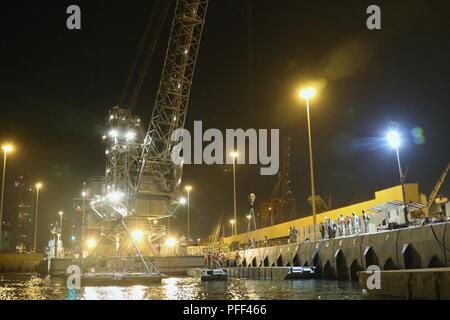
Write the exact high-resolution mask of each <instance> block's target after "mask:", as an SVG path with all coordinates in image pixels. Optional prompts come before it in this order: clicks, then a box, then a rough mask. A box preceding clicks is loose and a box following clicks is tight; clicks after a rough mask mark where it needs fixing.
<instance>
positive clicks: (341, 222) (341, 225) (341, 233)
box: [338, 214, 345, 237]
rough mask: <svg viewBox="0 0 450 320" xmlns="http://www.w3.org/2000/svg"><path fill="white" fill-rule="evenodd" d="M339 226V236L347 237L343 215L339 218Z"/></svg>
mask: <svg viewBox="0 0 450 320" xmlns="http://www.w3.org/2000/svg"><path fill="white" fill-rule="evenodd" d="M338 226H339V236H340V237H343V236H345V233H344V230H345V219H344V216H343V215H342V214H341V215H339V218H338Z"/></svg>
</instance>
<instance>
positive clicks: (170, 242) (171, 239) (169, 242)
mask: <svg viewBox="0 0 450 320" xmlns="http://www.w3.org/2000/svg"><path fill="white" fill-rule="evenodd" d="M176 245H177V239H175V238H174V237H169V238H167V240H166V246H168V247H169V248H173V247H175V246H176Z"/></svg>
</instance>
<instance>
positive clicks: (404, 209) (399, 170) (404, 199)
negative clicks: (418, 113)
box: [395, 146, 409, 224]
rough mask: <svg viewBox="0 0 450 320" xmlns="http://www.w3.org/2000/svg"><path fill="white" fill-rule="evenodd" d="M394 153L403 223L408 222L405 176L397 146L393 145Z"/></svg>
mask: <svg viewBox="0 0 450 320" xmlns="http://www.w3.org/2000/svg"><path fill="white" fill-rule="evenodd" d="M395 153H396V154H397V163H398V173H399V175H400V184H401V186H402V197H403V214H404V215H405V223H406V224H409V220H408V208H407V204H406V190H405V176H404V175H403V170H402V165H401V162H400V152H399V151H398V146H396V147H395Z"/></svg>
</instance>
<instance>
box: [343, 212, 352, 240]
mask: <svg viewBox="0 0 450 320" xmlns="http://www.w3.org/2000/svg"><path fill="white" fill-rule="evenodd" d="M345 220H346V222H347V223H346V225H347V235H348V236H351V235H352V234H353V232H352V231H353V221H352V218H350V217H349V216H346V217H345Z"/></svg>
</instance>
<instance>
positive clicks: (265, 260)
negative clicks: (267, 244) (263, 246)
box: [263, 256, 269, 267]
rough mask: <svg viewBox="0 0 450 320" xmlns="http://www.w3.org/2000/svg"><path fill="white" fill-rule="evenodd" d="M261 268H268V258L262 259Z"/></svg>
mask: <svg viewBox="0 0 450 320" xmlns="http://www.w3.org/2000/svg"><path fill="white" fill-rule="evenodd" d="M263 266H264V267H268V266H269V257H268V256H266V257H265V258H264V261H263Z"/></svg>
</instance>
